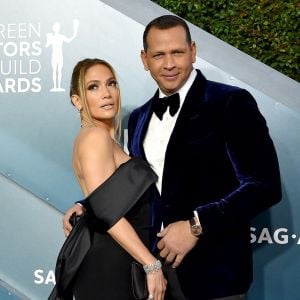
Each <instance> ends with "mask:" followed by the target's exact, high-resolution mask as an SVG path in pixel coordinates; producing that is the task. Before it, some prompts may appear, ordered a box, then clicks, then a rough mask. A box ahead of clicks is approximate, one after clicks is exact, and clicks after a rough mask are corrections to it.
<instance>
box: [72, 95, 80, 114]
mask: <svg viewBox="0 0 300 300" xmlns="http://www.w3.org/2000/svg"><path fill="white" fill-rule="evenodd" d="M71 101H72V103H73V105H74V106H75V107H76V108H77V109H78V111H81V110H82V104H81V101H80V98H79V96H77V95H72V97H71Z"/></svg>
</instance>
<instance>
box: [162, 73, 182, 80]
mask: <svg viewBox="0 0 300 300" xmlns="http://www.w3.org/2000/svg"><path fill="white" fill-rule="evenodd" d="M163 77H164V78H165V79H167V80H175V79H177V78H178V74H166V75H163Z"/></svg>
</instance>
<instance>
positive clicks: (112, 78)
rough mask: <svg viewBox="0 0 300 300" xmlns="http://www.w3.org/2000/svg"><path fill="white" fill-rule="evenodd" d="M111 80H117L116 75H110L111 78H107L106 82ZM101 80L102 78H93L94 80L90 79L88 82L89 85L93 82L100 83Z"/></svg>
mask: <svg viewBox="0 0 300 300" xmlns="http://www.w3.org/2000/svg"><path fill="white" fill-rule="evenodd" d="M111 80H116V78H115V77H114V76H112V77H109V78H108V79H107V80H106V82H109V81H111ZM100 82H101V80H97V79H93V80H90V81H88V82H87V83H86V84H87V85H88V84H91V83H100Z"/></svg>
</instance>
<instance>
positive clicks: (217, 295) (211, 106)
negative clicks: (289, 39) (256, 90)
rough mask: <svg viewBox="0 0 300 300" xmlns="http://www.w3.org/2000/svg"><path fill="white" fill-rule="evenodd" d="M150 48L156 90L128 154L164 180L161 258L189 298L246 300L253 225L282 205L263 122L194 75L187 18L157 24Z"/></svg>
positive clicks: (132, 127) (136, 114) (242, 93)
mask: <svg viewBox="0 0 300 300" xmlns="http://www.w3.org/2000/svg"><path fill="white" fill-rule="evenodd" d="M143 43H144V49H143V50H142V51H141V58H142V62H143V65H144V68H145V70H146V71H150V74H151V76H152V77H153V79H154V80H155V81H156V83H157V85H158V90H157V91H156V93H155V95H154V96H153V97H152V98H151V99H150V100H149V101H148V102H146V103H145V104H144V105H142V106H141V107H139V108H137V109H135V110H134V111H133V112H132V114H131V115H130V118H129V122H128V132H129V137H128V149H129V152H130V155H131V156H135V157H142V158H144V159H146V160H147V161H148V162H149V163H150V164H151V165H152V167H153V169H154V170H155V171H156V173H157V175H158V176H159V181H158V183H157V188H158V191H159V195H157V197H156V198H157V200H156V202H155V220H154V223H155V224H156V226H157V229H158V227H159V226H160V225H161V224H163V225H164V226H165V228H164V230H163V231H162V232H161V233H159V234H158V236H159V237H160V241H159V242H158V245H157V247H158V249H159V252H160V256H161V257H163V258H165V262H166V263H169V264H171V265H172V266H173V267H174V268H176V272H177V275H178V278H179V281H180V284H181V287H182V291H183V293H184V295H185V297H186V299H193V300H199V299H232V300H233V299H244V295H245V293H246V292H247V290H248V289H249V286H250V284H251V281H252V252H251V245H250V232H249V230H250V220H251V219H252V218H253V217H255V216H256V215H257V214H258V213H260V212H262V211H264V210H266V209H267V208H269V207H270V206H272V205H274V204H275V203H277V202H278V201H280V199H281V186H280V174H279V168H278V161H277V156H276V152H275V149H274V146H273V142H272V140H271V138H270V136H269V133H268V128H267V125H266V122H265V119H264V118H263V116H262V115H261V114H260V112H259V110H258V107H257V104H256V102H255V100H254V98H253V97H252V96H251V95H250V94H249V92H247V91H246V90H243V89H240V88H238V87H233V86H229V85H225V84H221V83H216V82H212V81H209V80H207V79H206V78H205V77H204V76H203V75H202V73H201V72H200V71H199V70H195V69H194V68H193V63H194V62H195V60H196V45H195V42H193V41H192V40H191V36H190V32H189V29H188V26H187V24H186V23H185V22H184V21H183V20H182V19H180V18H179V17H176V16H171V15H165V16H161V17H159V18H156V19H154V20H153V21H151V22H150V23H149V24H148V25H147V26H146V28H145V31H144V36H143ZM176 93H178V94H179V98H176V95H175V96H173V97H172V98H167V99H159V98H162V97H165V96H170V95H174V94H176ZM174 97H175V98H174ZM162 104H165V106H164V105H162ZM167 105H169V106H167Z"/></svg>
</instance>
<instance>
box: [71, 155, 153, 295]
mask: <svg viewBox="0 0 300 300" xmlns="http://www.w3.org/2000/svg"><path fill="white" fill-rule="evenodd" d="M155 180H156V175H155V174H154V173H153V171H152V170H151V168H150V167H149V166H148V165H147V164H146V163H145V162H144V161H142V160H140V159H135V158H133V159H130V160H129V161H128V162H126V163H124V164H122V165H121V166H120V167H119V168H118V169H117V170H116V171H115V173H114V174H113V175H112V176H111V177H110V178H109V179H108V180H107V181H106V182H105V183H104V184H102V185H101V186H99V187H98V188H97V190H96V193H98V194H99V196H97V197H95V201H96V202H97V201H99V202H103V201H104V202H105V201H107V203H106V204H107V205H108V207H105V206H106V204H105V203H103V204H101V207H100V208H99V211H95V210H94V209H93V205H91V203H89V197H88V198H87V202H88V205H87V211H88V215H89V218H88V227H89V229H90V232H91V246H90V248H89V250H88V252H87V254H86V255H85V257H84V260H83V262H82V263H81V265H80V267H79V270H78V271H77V273H76V276H75V279H74V280H73V283H72V286H73V295H74V297H75V299H76V300H98V299H99V300H106V299H107V300H114V299H115V300H127V299H128V300H129V299H130V300H131V299H134V297H133V292H132V283H131V263H132V262H133V261H134V259H133V258H132V257H131V256H130V255H129V254H128V253H127V252H126V251H125V250H124V249H123V248H122V247H121V246H120V245H119V244H118V243H117V242H116V241H115V240H114V239H113V238H112V237H110V235H109V234H108V233H107V232H106V230H107V229H108V228H109V227H111V226H112V225H113V224H114V223H116V222H117V221H118V219H120V217H122V216H124V217H125V218H126V219H127V220H128V221H129V222H130V224H131V225H132V226H133V228H134V229H135V230H136V232H137V234H138V235H139V237H140V238H141V240H142V241H143V242H144V244H145V245H146V246H147V247H148V248H150V235H151V229H152V220H151V193H152V188H153V187H154V182H155ZM102 195H104V198H105V199H104V200H103V199H102ZM92 196H93V195H92ZM128 197H131V199H128ZM112 198H114V199H112ZM116 198H118V199H116ZM110 202H111V204H110ZM120 202H121V203H120ZM124 202H125V203H126V204H125V205H123V203H124ZM94 203H95V202H94ZM97 203H98V202H97ZM122 205H123V206H122ZM102 206H104V207H102ZM112 206H115V207H112ZM120 206H122V207H121V208H120ZM106 209H107V211H106V212H103V210H104V211H105V210H106ZM111 215H114V216H113V217H112V216H111Z"/></svg>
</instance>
